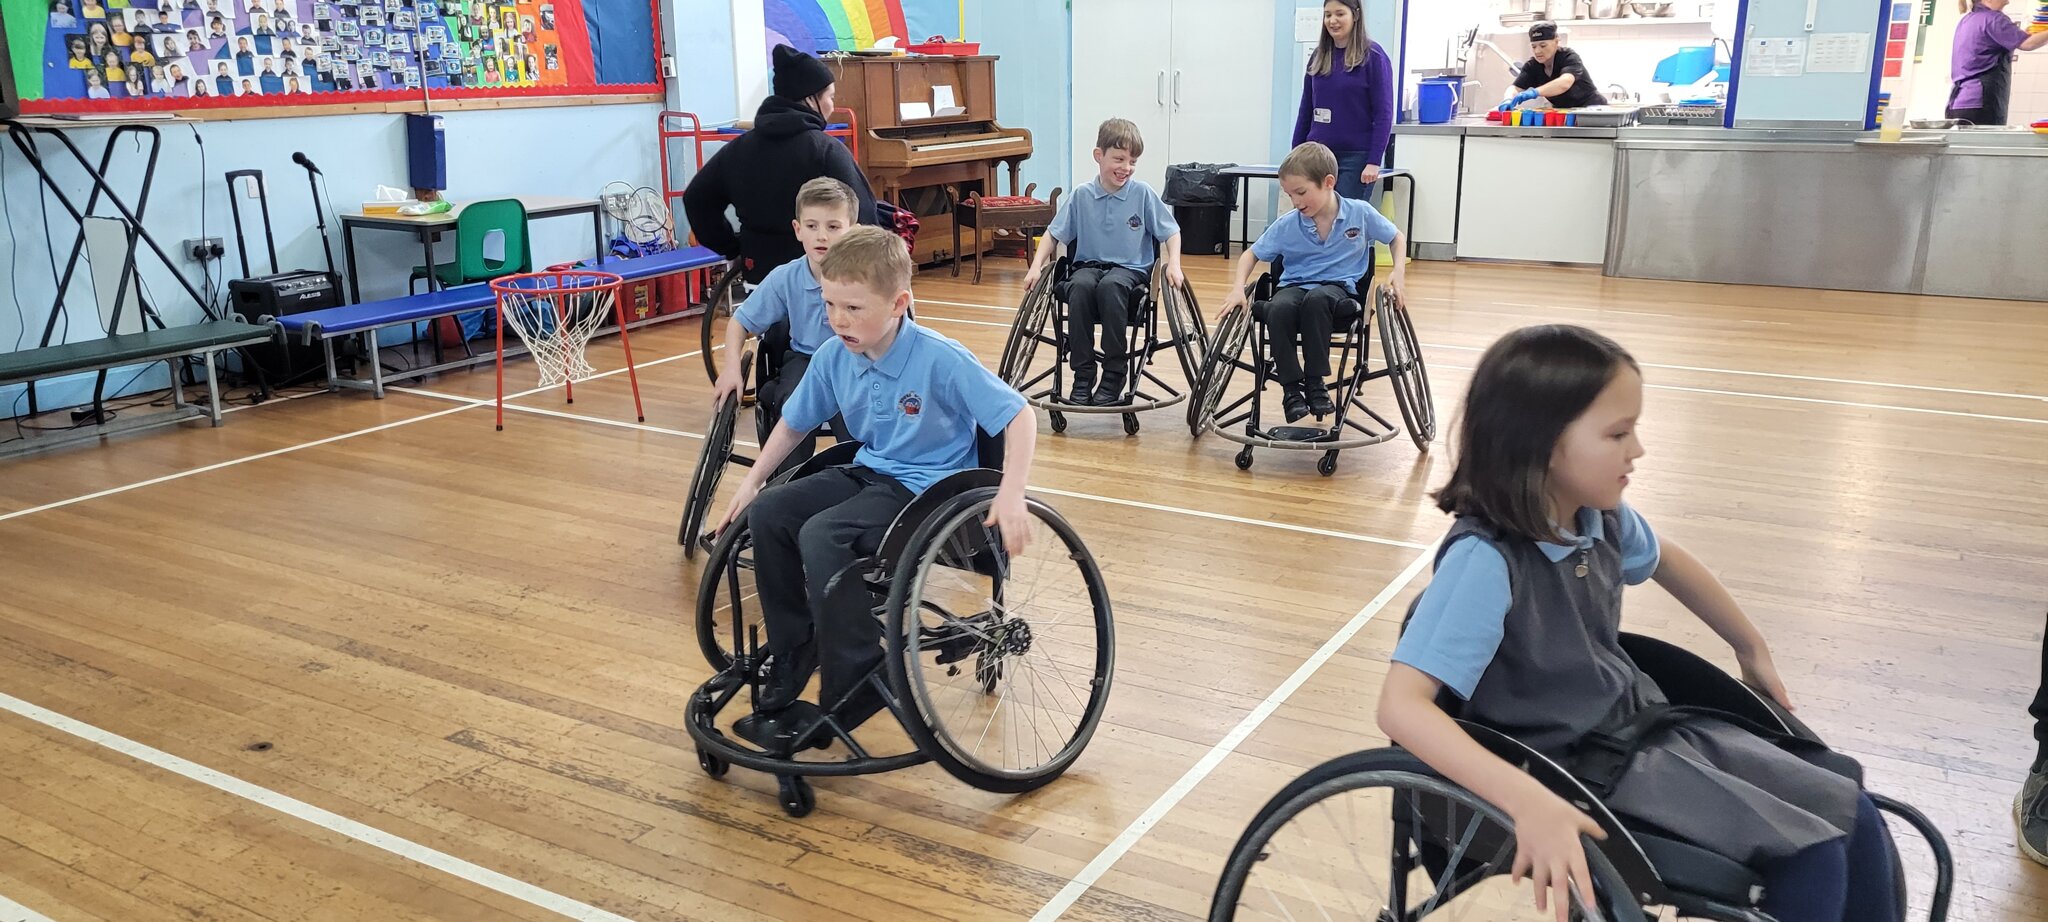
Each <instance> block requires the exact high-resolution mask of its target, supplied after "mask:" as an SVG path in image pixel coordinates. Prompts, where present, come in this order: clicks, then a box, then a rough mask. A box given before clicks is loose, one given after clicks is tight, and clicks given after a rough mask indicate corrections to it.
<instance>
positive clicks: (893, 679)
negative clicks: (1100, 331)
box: [888, 488, 1116, 794]
mask: <svg viewBox="0 0 2048 922" xmlns="http://www.w3.org/2000/svg"><path fill="white" fill-rule="evenodd" d="M995 495H996V491H995V489H994V488H981V489H975V490H970V491H968V492H966V493H963V494H961V495H960V496H957V497H954V498H953V499H951V500H949V501H947V502H946V503H944V504H942V505H941V506H940V507H939V508H938V509H937V510H935V511H934V512H933V514H932V515H931V517H930V518H928V519H926V520H925V522H924V524H922V525H920V526H919V527H918V530H917V532H916V534H915V535H914V536H913V537H912V538H911V539H910V543H909V544H908V545H907V549H906V551H905V552H904V556H903V558H902V559H901V560H900V561H899V562H898V566H899V568H900V569H899V571H898V573H897V575H896V578H895V579H894V581H893V582H892V584H891V586H890V589H889V623H888V631H889V634H888V643H889V644H890V647H889V649H890V655H889V657H888V664H889V681H890V685H891V687H892V688H893V689H894V690H895V693H896V695H897V696H898V697H899V699H901V700H902V701H903V703H904V705H905V713H904V715H903V718H904V720H903V724H904V730H905V732H907V733H908V734H909V735H910V738H911V740H912V741H913V742H915V743H916V744H917V747H918V750H919V751H920V752H923V753H925V754H926V755H929V756H931V757H932V759H933V760H934V761H936V762H938V763H939V765H940V766H941V767H943V768H944V769H945V770H946V771H947V772H948V773H949V774H951V775H952V776H953V777H955V778H958V779H960V780H961V781H964V782H966V783H968V784H970V785H973V786H974V787H977V788H980V789H982V790H985V791H994V792H998V793H1007V794H1015V793H1019V792H1022V791H1029V790H1033V789H1035V788H1038V787H1040V786H1042V785H1044V784H1046V783H1047V782H1050V781H1052V780H1053V779H1054V778H1057V777H1059V775H1060V774H1061V773H1062V772H1065V771H1066V770H1067V768H1068V767H1069V766H1070V765H1072V764H1073V762H1074V760H1075V759H1076V758H1078V757H1079V756H1080V754H1081V750H1082V748H1083V747H1085V746H1087V745H1088V740H1089V738H1090V737H1092V736H1093V735H1094V733H1095V728H1096V726H1097V724H1099V723H1100V721H1101V720H1102V711H1103V708H1104V707H1105V706H1107V704H1108V702H1109V687H1110V675H1111V672H1112V671H1113V669H1114V666H1115V659H1116V649H1115V635H1114V629H1113V627H1112V625H1111V623H1110V604H1109V593H1108V590H1107V589H1106V588H1105V587H1104V585H1103V581H1102V571H1101V570H1100V569H1099V568H1098V567H1097V566H1096V565H1095V558H1094V557H1093V556H1092V555H1091V554H1089V553H1088V549H1087V548H1086V547H1085V546H1083V545H1082V544H1081V539H1080V537H1079V536H1078V535H1076V534H1075V533H1074V529H1073V526H1071V525H1069V524H1067V521H1066V520H1065V519H1063V518H1061V517H1060V515H1059V513H1057V512H1055V511H1053V510H1052V508H1051V507H1049V506H1046V505H1045V504H1043V503H1040V502H1038V501H1037V500H1027V501H1026V505H1027V508H1028V510H1029V511H1030V515H1031V529H1032V537H1031V545H1030V548H1029V549H1028V550H1027V551H1026V552H1025V553H1024V554H1023V555H1021V556H1018V557H1014V558H1013V557H1011V556H1009V555H1008V554H1007V553H1005V552H1004V551H1003V549H1002V539H1001V536H1000V534H999V533H998V532H997V530H996V529H994V528H992V527H989V526H985V525H983V524H982V520H983V519H984V518H986V517H987V516H988V512H989V508H990V506H991V505H992V504H993V503H994V500H995ZM966 649H972V650H973V651H974V653H975V658H976V659H975V667H974V668H973V669H972V671H971V672H968V671H963V670H962V669H961V668H960V666H959V665H958V664H959V662H960V661H961V660H963V659H965V658H966V657H965V655H964V653H965V650H966Z"/></svg>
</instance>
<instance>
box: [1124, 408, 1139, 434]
mask: <svg viewBox="0 0 2048 922" xmlns="http://www.w3.org/2000/svg"><path fill="white" fill-rule="evenodd" d="M1124 434H1125V435H1137V434H1138V414H1136V413H1125V414H1124Z"/></svg>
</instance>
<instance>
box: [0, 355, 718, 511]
mask: <svg viewBox="0 0 2048 922" xmlns="http://www.w3.org/2000/svg"><path fill="white" fill-rule="evenodd" d="M701 351H702V350H697V351H694V352H686V353H684V354H682V355H672V356H669V357H667V358H661V359H656V360H654V361H652V362H644V363H639V364H637V365H636V366H635V367H636V368H645V367H648V366H652V365H659V364H661V363H663V362H673V361H675V360H677V359H686V358H690V357H691V356H694V355H696V354H697V353H698V352H701ZM622 371H625V369H624V368H618V369H615V370H613V371H607V372H602V373H599V374H595V375H592V376H591V377H590V378H589V379H585V380H593V379H596V378H606V377H610V376H612V375H615V374H618V373H620V372H622ZM385 390H403V391H406V392H407V393H418V394H422V395H424V396H429V397H441V398H443V399H447V395H443V394H435V393H432V392H429V391H415V390H414V389H412V388H398V387H386V388H385ZM545 390H548V388H545V387H534V388H528V389H526V390H523V391H520V392H519V393H516V394H506V395H505V399H506V400H513V399H516V398H519V397H527V396H531V395H533V394H538V393H540V392H541V391H545ZM456 399H458V400H462V401H466V403H465V405H463V406H459V407H453V408H451V409H446V410H442V411H440V412H437V413H428V414H426V415H424V416H415V417H412V418H411V419H401V420H396V421H393V422H388V423H384V424H382V425H378V426H371V427H369V428H368V429H357V430H355V431H354V432H343V433H340V434H339V435H330V436H328V437H326V438H323V439H314V440H313V441H310V442H302V443H300V444H297V445H287V446H285V447H283V448H276V449H272V450H270V451H266V452H262V453H260V454H254V455H247V456H245V457H240V458H230V459H228V460H226V461H222V462H219V463H217V464H208V465H206V466H204V467H195V468H193V469H191V470H187V471H179V472H177V473H174V474H165V475H164V476H162V477H152V478H150V479H148V480H143V481H138V482H136V483H130V484H124V485H122V486H118V487H112V488H109V489H105V490H101V491H99V492H97V493H87V494H85V495H84V496H74V497H71V498H70V499H60V500H58V501H56V502H54V503H44V504H42V505H40V506H33V507H30V508H28V509H16V510H15V511H13V512H7V513H0V522H5V521H7V520H8V519H18V518H21V517H22V516H25V515H34V514H36V513H38V512H48V511H50V510H52V509H61V508H63V507H65V506H70V505H75V504H77V503H82V502H85V501H87V500H92V499H99V498H101V497H106V496H114V495H116V494H120V493H126V492H128V491H130V490H139V489H141V488H143V487H151V486H155V485H157V484H160V483H169V482H170V481H173V480H183V479H185V478H187V477H191V476H193V475H195V474H204V473H208V472H210V471H217V470H220V469H222V468H229V467H234V466H236V465H240V464H247V463H249V462H251V461H261V460H263V459H265V458H275V457H277V456H278V455H288V454H291V453H292V452H295V451H301V450H304V449H307V448H318V447H320V446H322V445H328V444H332V443H334V442H340V441H343V440H346V439H352V438H355V437H356V436H359V435H369V434H371V433H373V432H383V431H384V430H386V429H396V428H398V427H400V426H410V425H412V424H413V423H423V422H426V421H427V420H430V419H438V418H440V417H443V416H447V415H449V414H451V413H460V412H462V411H464V410H472V409H475V408H477V407H480V406H491V405H492V402H491V401H489V400H482V401H479V400H474V399H472V398H467V397H463V398H456ZM520 409H522V410H524V411H527V412H533V413H540V414H543V415H546V414H549V413H551V412H552V411H549V410H542V409H539V408H537V407H522V408H520ZM574 418H576V419H588V420H590V421H591V422H609V420H603V419H598V418H596V417H581V416H579V417H574ZM685 434H687V433H685Z"/></svg>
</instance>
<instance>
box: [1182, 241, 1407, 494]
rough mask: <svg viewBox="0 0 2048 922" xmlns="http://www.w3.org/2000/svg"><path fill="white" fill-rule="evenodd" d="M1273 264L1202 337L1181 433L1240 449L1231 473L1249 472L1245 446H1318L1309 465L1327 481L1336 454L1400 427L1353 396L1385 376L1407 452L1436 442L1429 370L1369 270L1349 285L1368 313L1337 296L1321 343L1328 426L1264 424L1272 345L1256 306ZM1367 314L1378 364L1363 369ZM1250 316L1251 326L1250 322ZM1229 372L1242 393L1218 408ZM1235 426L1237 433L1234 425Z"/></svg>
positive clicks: (1402, 313) (1266, 293)
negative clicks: (1239, 380) (1367, 296)
mask: <svg viewBox="0 0 2048 922" xmlns="http://www.w3.org/2000/svg"><path fill="white" fill-rule="evenodd" d="M1282 268H1283V266H1282V264H1281V261H1279V260H1275V261H1274V262H1273V264H1272V265H1271V266H1270V267H1269V268H1268V269H1267V271H1266V273H1265V274H1264V275H1261V276H1260V277H1259V279H1258V281H1256V282H1254V283H1253V285H1252V290H1251V292H1250V298H1249V300H1250V302H1251V304H1250V305H1249V309H1248V310H1247V309H1244V308H1239V309H1236V310H1232V311H1230V312H1228V313H1226V314H1224V315H1223V316H1222V317H1220V318H1218V319H1217V321H1216V332H1215V334H1214V335H1212V336H1210V337H1209V350H1208V352H1207V354H1205V355H1204V356H1203V359H1202V365H1201V370H1200V378H1199V379H1197V380H1198V381H1199V383H1198V384H1197V385H1196V387H1195V394H1196V396H1195V399H1194V400H1193V401H1192V402H1190V403H1189V404H1188V430H1189V431H1190V432H1192V433H1194V435H1195V436H1196V437H1198V438H1199V437H1200V436H1201V434H1202V433H1203V432H1204V431H1207V430H1209V429H1214V430H1216V434H1217V435H1220V436H1222V437H1224V438H1226V439H1229V440H1231V441H1233V442H1236V443H1238V444H1240V445H1243V446H1244V448H1243V450H1241V451H1239V452H1238V453H1237V467H1238V469H1239V470H1250V469H1251V466H1252V449H1254V448H1275V449H1283V450H1292V451H1320V452H1322V453H1323V457H1322V459H1321V460H1319V461H1317V462H1316V471H1317V472H1318V473H1320V474H1322V475H1323V476H1325V477H1328V476H1330V475H1331V474H1334V473H1336V472H1337V453H1338V452H1340V451H1343V450H1344V449H1347V448H1360V447H1363V446H1366V445H1376V444H1378V443H1380V442H1384V441H1387V440H1389V439H1392V438H1393V437H1395V436H1396V435H1399V434H1400V433H1401V429H1400V427H1397V426H1395V425H1394V424H1393V423H1391V422H1389V421H1388V420H1387V418H1386V417H1384V416H1381V415H1380V414H1378V413H1377V412H1374V411H1373V409H1372V408H1371V407H1368V406H1366V405H1365V402H1364V400H1363V399H1362V398H1361V397H1360V395H1359V388H1360V386H1362V385H1363V384H1365V382H1367V381H1371V380H1374V379H1377V378H1387V379H1389V381H1390V382H1391V383H1392V384H1393V387H1394V402H1395V404H1396V405H1398V406H1399V407H1400V409H1401V420H1402V422H1404V423H1406V424H1407V429H1408V437H1409V438H1410V439H1413V440H1414V442H1415V447H1416V448H1417V449H1419V450H1421V451H1428V450H1429V443H1430V442H1431V441H1432V440H1434V439H1435V438H1436V401H1435V398H1433V397H1432V396H1431V395H1430V389H1429V369H1428V368H1427V367H1425V366H1424V365H1423V361H1422V349H1421V346H1420V344H1418V343H1417V342H1416V340H1415V327H1414V325H1413V324H1412V323H1410V322H1409V320H1408V309H1407V308H1405V307H1403V306H1401V305H1400V304H1399V303H1398V302H1396V301H1395V300H1394V297H1393V293H1392V292H1390V291H1388V290H1386V289H1384V288H1381V289H1378V290H1375V289H1374V288H1373V284H1372V273H1371V272H1370V271H1368V272H1367V273H1366V275H1365V278H1363V279H1360V280H1359V281H1358V285H1357V286H1356V290H1358V291H1360V292H1368V291H1370V292H1373V296H1372V309H1371V310H1367V309H1365V307H1364V306H1363V305H1361V304H1360V303H1359V301H1358V299H1356V298H1347V299H1345V300H1344V301H1343V302H1342V303H1341V304H1340V305H1339V308H1338V312H1337V315H1336V316H1335V317H1334V318H1333V320H1334V323H1333V324H1332V326H1331V329H1332V333H1331V336H1330V344H1331V346H1332V347H1333V348H1334V349H1336V350H1338V351H1337V363H1336V367H1335V368H1334V369H1332V370H1333V371H1334V372H1335V375H1334V376H1333V377H1332V379H1331V383H1330V385H1329V386H1330V388H1331V389H1332V390H1334V391H1336V392H1337V399H1336V400H1335V401H1333V402H1334V403H1335V404H1336V408H1337V413H1336V416H1335V417H1334V418H1333V420H1332V421H1331V423H1330V426H1329V428H1327V429H1325V428H1320V427H1312V426H1273V427H1271V428H1268V427H1266V426H1265V425H1264V424H1263V423H1262V422H1261V418H1262V414H1263V412H1264V409H1265V407H1264V406H1263V395H1264V393H1265V390H1266V382H1267V380H1268V379H1270V378H1271V377H1272V376H1273V351H1272V343H1271V341H1270V340H1269V339H1268V337H1267V331H1266V325H1265V323H1264V320H1265V312H1266V308H1267V305H1268V304H1269V303H1270V302H1271V301H1272V299H1273V294H1274V292H1275V291H1277V290H1278V288H1279V279H1280V276H1281V270H1282ZM1374 319H1378V321H1379V328H1380V350H1381V355H1380V358H1381V366H1380V368H1379V369H1378V370H1371V369H1370V363H1369V362H1368V361H1367V359H1368V352H1369V347H1368V345H1367V343H1368V340H1367V338H1366V337H1367V334H1368V333H1369V332H1371V328H1372V325H1373V321H1374ZM1254 320H1257V321H1259V322H1258V323H1256V324H1255V323H1253V321H1254ZM1254 328H1256V329H1257V336H1256V337H1254V336H1253V330H1254ZM1247 341H1249V342H1251V343H1252V344H1253V345H1252V359H1251V360H1250V361H1246V360H1245V359H1243V358H1241V357H1240V356H1241V354H1242V353H1243V352H1244V347H1245V344H1246V342H1247ZM1238 369H1244V370H1245V371H1248V372H1250V373H1251V375H1252V378H1253V383H1252V389H1251V392H1250V393H1248V394H1245V395H1244V396H1241V397H1238V398H1237V399H1235V400H1233V401H1231V402H1230V403H1229V404H1227V405H1226V404H1225V403H1224V397H1225V395H1226V394H1227V393H1228V391H1229V388H1230V379H1231V376H1232V374H1233V373H1234V372H1236V371H1237V370H1238ZM1240 410H1242V411H1243V412H1239V411H1240ZM1361 416H1363V417H1364V419H1361V418H1360V417H1361ZM1317 422H1321V419H1320V418H1318V420H1317ZM1240 423H1242V424H1243V431H1242V432H1238V431H1235V430H1236V429H1237V427H1238V425H1239V424H1240Z"/></svg>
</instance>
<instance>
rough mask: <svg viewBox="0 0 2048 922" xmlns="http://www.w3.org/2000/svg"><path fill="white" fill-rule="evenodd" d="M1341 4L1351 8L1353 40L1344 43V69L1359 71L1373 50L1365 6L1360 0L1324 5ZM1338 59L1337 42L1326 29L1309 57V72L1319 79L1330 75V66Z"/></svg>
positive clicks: (1330, 0)
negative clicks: (1366, 31) (1366, 21)
mask: <svg viewBox="0 0 2048 922" xmlns="http://www.w3.org/2000/svg"><path fill="white" fill-rule="evenodd" d="M1331 3H1341V4H1344V5H1345V6H1347V7H1350V8H1351V39H1350V40H1349V41H1347V42H1345V43H1344V69H1345V70H1357V69H1358V65H1360V64H1364V63H1365V56H1366V54H1367V53H1369V52H1370V51H1371V49H1372V37H1371V36H1369V35H1367V34H1365V4H1364V3H1362V2H1360V0H1324V2H1323V5H1324V6H1328V5H1330V4H1331ZM1336 57H1337V40H1336V39H1333V38H1331V37H1330V30H1328V29H1324V30H1323V31H1322V35H1321V37H1320V38H1318V39H1316V50H1315V52H1314V53H1312V54H1310V55H1309V56H1308V72H1309V73H1311V74H1315V75H1316V76H1318V77H1327V76H1329V75H1330V65H1331V62H1332V61H1334V60H1335V59H1336Z"/></svg>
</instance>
